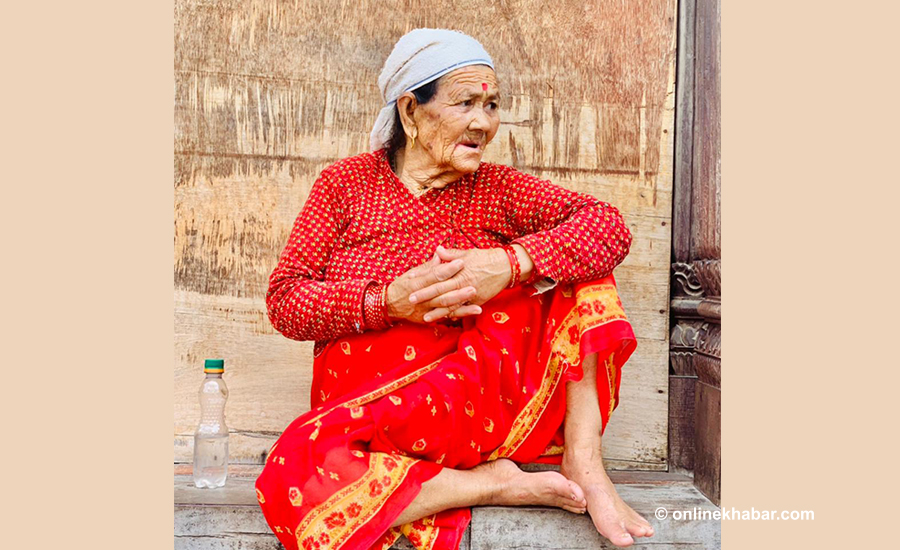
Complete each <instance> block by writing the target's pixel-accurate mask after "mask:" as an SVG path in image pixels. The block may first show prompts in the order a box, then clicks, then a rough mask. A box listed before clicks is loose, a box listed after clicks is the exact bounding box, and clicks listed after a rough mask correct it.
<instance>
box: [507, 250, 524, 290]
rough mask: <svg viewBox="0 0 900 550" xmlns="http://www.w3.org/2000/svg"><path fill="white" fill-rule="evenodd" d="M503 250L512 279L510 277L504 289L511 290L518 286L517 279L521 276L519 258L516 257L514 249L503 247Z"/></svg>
mask: <svg viewBox="0 0 900 550" xmlns="http://www.w3.org/2000/svg"><path fill="white" fill-rule="evenodd" d="M503 250H504V251H505V252H506V257H507V258H509V267H510V269H511V270H512V277H510V279H509V284H508V285H507V286H506V288H513V287H514V286H516V285H518V284H519V277H521V276H522V266H521V265H519V256H518V255H516V249H515V248H513V247H512V246H509V245H505V246H504V247H503Z"/></svg>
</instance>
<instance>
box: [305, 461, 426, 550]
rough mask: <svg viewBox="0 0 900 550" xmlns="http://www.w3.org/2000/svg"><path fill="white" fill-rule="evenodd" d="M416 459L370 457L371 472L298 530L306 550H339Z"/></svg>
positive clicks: (322, 506)
mask: <svg viewBox="0 0 900 550" xmlns="http://www.w3.org/2000/svg"><path fill="white" fill-rule="evenodd" d="M417 462H419V461H418V460H417V459H412V458H407V457H404V456H399V455H388V454H386V453H370V454H369V468H368V470H367V471H366V472H365V473H364V474H363V475H362V476H361V477H360V478H359V479H357V480H356V481H354V482H353V483H351V484H349V485H347V486H346V487H344V488H343V489H341V490H340V491H338V492H336V493H335V494H333V495H332V496H331V497H330V498H329V499H328V500H326V501H325V502H323V503H322V504H320V505H318V506H316V507H315V508H313V509H312V510H310V511H309V513H308V514H306V516H305V517H304V518H303V521H301V522H300V525H298V526H297V529H296V537H297V544H298V545H299V546H300V548H302V549H303V550H308V549H312V548H316V549H317V550H329V549H332V548H340V547H341V546H342V545H343V544H344V543H345V542H347V540H348V539H349V538H350V537H351V536H352V535H353V533H355V532H356V530H357V529H359V528H360V527H361V526H362V525H364V524H365V523H366V522H367V521H369V520H370V519H372V518H373V517H374V516H375V515H376V514H377V513H378V512H379V511H380V510H381V508H382V506H384V504H385V503H386V502H387V501H388V499H389V498H390V497H391V495H393V493H394V491H396V490H397V488H399V487H400V485H401V484H402V483H403V481H404V480H405V479H406V476H407V474H408V473H409V470H410V469H411V468H412V467H413V465H415V464H416V463H417Z"/></svg>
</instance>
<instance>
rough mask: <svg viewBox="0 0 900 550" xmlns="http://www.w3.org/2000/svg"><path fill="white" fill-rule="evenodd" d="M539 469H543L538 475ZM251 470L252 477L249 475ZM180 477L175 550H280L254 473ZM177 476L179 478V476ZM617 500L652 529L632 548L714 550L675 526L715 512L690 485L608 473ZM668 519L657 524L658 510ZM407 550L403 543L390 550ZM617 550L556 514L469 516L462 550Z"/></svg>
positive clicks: (698, 530)
mask: <svg viewBox="0 0 900 550" xmlns="http://www.w3.org/2000/svg"><path fill="white" fill-rule="evenodd" d="M541 469H546V467H545V468H541ZM254 470H255V472H254ZM189 472H190V466H189V465H188V466H187V468H186V469H185V468H184V467H181V469H179V468H178V467H176V476H175V550H225V549H241V550H276V549H279V548H283V547H282V546H281V544H279V543H278V541H277V540H276V539H275V536H274V535H272V534H271V532H270V531H269V527H268V525H267V524H266V522H265V519H263V516H262V513H261V512H260V510H259V506H258V504H257V502H256V492H255V490H254V488H253V482H254V480H255V477H256V476H255V473H258V469H256V468H255V467H246V466H245V467H237V468H232V472H231V475H230V477H229V479H228V483H227V484H226V486H225V487H223V488H221V489H197V488H195V487H194V486H193V483H192V481H191V478H190V476H189V475H185V474H188V473H189ZM177 474H182V475H177ZM610 478H611V479H612V480H613V482H614V483H615V484H616V489H617V490H618V491H619V494H620V495H621V496H622V498H623V499H624V500H625V502H627V503H629V504H630V505H631V506H632V507H633V508H634V509H635V510H636V511H637V512H639V513H640V514H642V515H643V516H644V517H646V518H647V519H648V520H649V521H650V523H651V524H652V525H653V529H654V530H655V531H656V534H655V535H654V536H653V537H652V538H646V539H636V541H635V544H634V546H632V547H631V548H647V549H649V548H653V549H654V550H660V549H686V548H691V549H707V548H719V547H720V540H721V530H720V522H718V521H715V520H711V519H706V520H681V521H677V520H675V519H673V518H672V513H673V512H675V511H676V510H679V511H692V510H704V511H710V512H712V511H715V510H718V508H717V507H716V506H715V505H713V504H712V503H711V502H710V501H709V500H708V499H707V498H706V497H705V496H703V494H702V493H700V492H699V491H698V490H697V489H696V488H694V486H693V483H692V481H691V478H689V477H687V476H684V475H680V474H669V473H665V472H632V471H613V472H610ZM660 507H662V508H665V509H666V510H667V511H668V514H669V516H668V518H666V519H658V518H657V517H656V511H657V509H658V508H660ZM394 548H396V549H398V550H401V549H402V550H410V549H412V546H411V545H410V544H409V543H408V542H407V541H406V539H405V538H403V537H401V539H400V540H399V541H398V542H397V544H396V546H395V547H394ZM612 548H616V547H615V546H613V545H612V544H610V543H609V541H607V540H606V539H605V538H603V537H602V536H601V535H599V534H598V533H597V531H596V529H594V526H593V524H592V523H591V520H590V518H589V517H588V516H587V515H584V516H580V515H575V514H571V513H569V512H566V511H564V510H560V509H557V508H544V507H502V506H484V507H477V508H473V509H472V522H471V524H470V525H469V529H468V530H467V531H466V535H465V537H464V538H463V541H462V544H461V545H460V550H513V549H515V550H562V549H566V550H596V549H604V550H605V549H612Z"/></svg>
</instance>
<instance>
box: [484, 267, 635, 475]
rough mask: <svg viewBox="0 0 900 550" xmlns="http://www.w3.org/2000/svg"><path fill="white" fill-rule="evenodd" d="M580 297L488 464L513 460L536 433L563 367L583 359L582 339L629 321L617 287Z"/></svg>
mask: <svg viewBox="0 0 900 550" xmlns="http://www.w3.org/2000/svg"><path fill="white" fill-rule="evenodd" d="M576 296H577V298H576V300H577V302H576V303H580V305H578V306H576V307H574V308H572V310H571V311H570V312H569V313H568V314H567V315H566V317H565V318H564V319H563V320H562V322H561V323H560V324H559V326H557V327H555V328H554V330H553V335H552V337H551V341H550V354H549V359H548V360H547V367H546V368H545V371H544V376H543V378H542V382H541V386H540V388H538V391H537V392H535V394H534V395H533V396H532V398H531V399H530V400H529V402H528V404H527V405H525V407H523V408H522V411H521V412H520V413H519V414H518V416H516V419H515V420H514V421H513V425H512V427H511V429H510V432H509V436H507V438H506V441H504V443H503V445H501V446H500V447H498V448H497V450H495V451H494V452H493V453H491V455H490V457H488V460H497V459H498V458H506V457H510V456H512V455H513V454H514V453H515V452H516V451H517V450H518V449H519V447H521V446H522V444H523V443H524V442H525V440H526V439H528V436H529V435H531V433H532V431H534V428H535V426H537V423H538V421H539V420H540V418H541V416H542V415H543V414H544V411H545V410H546V409H547V406H548V405H549V403H550V399H551V398H552V397H553V394H554V393H555V391H556V388H557V386H558V385H559V382H560V380H561V379H562V376H563V374H564V372H565V369H564V368H562V367H563V365H564V364H565V363H568V362H569V361H570V360H571V359H572V358H573V357H574V358H575V360H576V361H578V360H579V359H580V357H579V355H580V352H581V347H580V345H581V341H580V336H581V335H583V334H584V333H585V332H587V331H588V330H591V329H594V328H597V327H599V326H602V325H605V324H607V323H611V322H613V321H620V320H625V321H627V320H628V318H627V317H626V316H625V310H624V309H623V308H622V303H621V301H620V300H619V297H618V292H617V291H616V286H615V285H614V284H610V283H598V284H591V285H585V286H582V287H581V288H579V289H578V290H577V292H576ZM595 305H596V307H595ZM573 330H577V331H579V338H577V339H576V338H574V337H573V334H572V331H573ZM576 364H577V363H576Z"/></svg>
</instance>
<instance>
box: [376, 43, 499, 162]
mask: <svg viewBox="0 0 900 550" xmlns="http://www.w3.org/2000/svg"><path fill="white" fill-rule="evenodd" d="M468 65H487V66H488V67H490V68H492V69H493V68H494V62H493V60H491V56H489V55H488V53H487V52H486V51H485V50H484V47H482V45H481V44H480V43H479V42H478V41H477V40H475V39H474V38H472V37H471V36H469V35H467V34H463V33H461V32H459V31H451V30H447V29H415V30H412V31H410V32H408V33H406V34H404V35H403V36H402V37H400V40H398V41H397V44H395V45H394V49H393V50H392V51H391V55H389V56H388V58H387V60H386V61H385V62H384V68H383V69H382V70H381V75H380V76H379V77H378V88H379V89H380V90H381V97H382V99H384V101H385V106H384V107H383V108H382V109H381V112H379V113H378V118H377V119H376V120H375V126H374V127H373V128H372V134H371V135H370V137H369V145H370V147H371V148H372V150H373V151H377V150H378V149H381V148H382V147H384V146H385V145H386V144H387V142H388V140H389V139H390V137H391V133H392V132H393V131H394V110H395V109H396V102H397V98H399V97H400V96H401V95H403V94H404V93H405V92H408V91H412V90H415V89H416V88H418V87H420V86H424V85H425V84H428V83H429V82H432V81H434V80H437V79H438V78H440V77H442V76H444V75H445V74H447V73H449V72H450V71H453V70H456V69H459V68H461V67H466V66H468Z"/></svg>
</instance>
